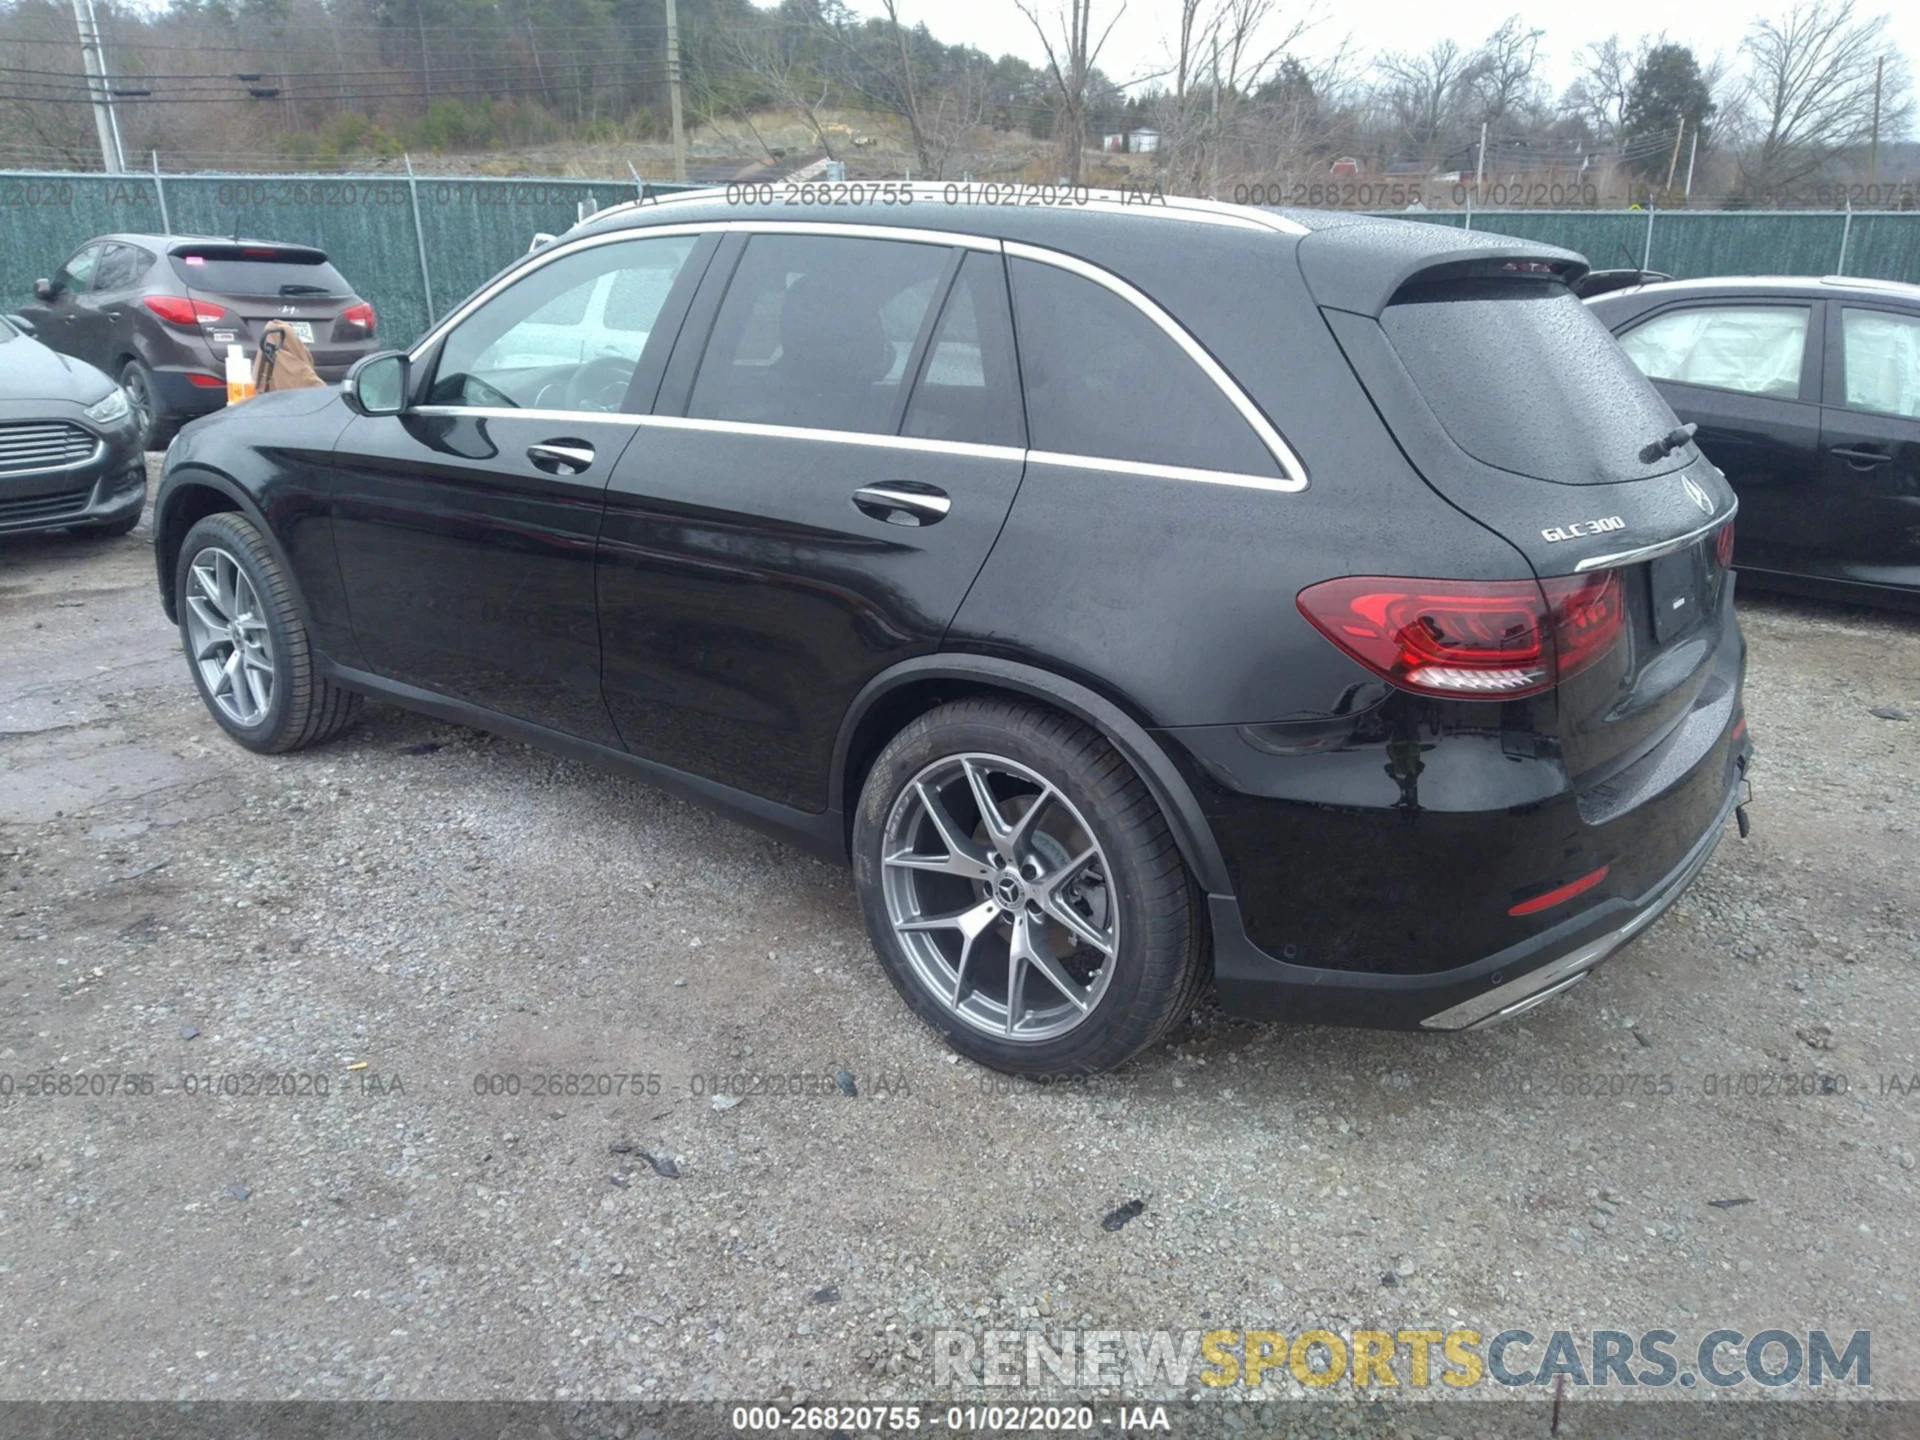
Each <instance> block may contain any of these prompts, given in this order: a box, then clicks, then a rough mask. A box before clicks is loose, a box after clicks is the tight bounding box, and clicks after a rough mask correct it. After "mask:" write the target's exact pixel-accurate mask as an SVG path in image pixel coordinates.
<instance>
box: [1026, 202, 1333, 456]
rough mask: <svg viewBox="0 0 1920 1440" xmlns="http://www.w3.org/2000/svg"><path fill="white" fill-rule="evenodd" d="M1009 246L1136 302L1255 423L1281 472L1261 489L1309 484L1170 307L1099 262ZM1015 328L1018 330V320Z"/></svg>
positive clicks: (1285, 447) (1276, 435) (1257, 413)
mask: <svg viewBox="0 0 1920 1440" xmlns="http://www.w3.org/2000/svg"><path fill="white" fill-rule="evenodd" d="M1006 250H1007V254H1008V255H1010V256H1016V257H1018V258H1019V259H1022V260H1032V261H1035V262H1037V263H1039V264H1042V265H1052V266H1055V267H1057V268H1058V269H1061V270H1069V271H1071V272H1073V273H1074V274H1075V275H1078V276H1080V277H1081V278H1083V279H1086V280H1091V281H1093V283H1094V284H1096V285H1100V286H1103V287H1105V288H1106V289H1108V290H1111V291H1112V292H1113V293H1114V294H1115V295H1118V296H1119V297H1120V298H1121V299H1122V300H1125V301H1126V302H1127V303H1128V304H1130V305H1132V306H1133V307H1134V309H1136V310H1138V311H1139V312H1140V313H1141V314H1143V315H1145V316H1146V317H1147V318H1148V319H1149V320H1151V321H1152V322H1153V323H1154V324H1155V325H1157V326H1158V327H1159V328H1160V330H1161V332H1162V333H1163V334H1165V335H1166V337H1167V338H1168V339H1169V340H1171V341H1173V343H1174V344H1176V345H1178V346H1179V347H1180V348H1181V349H1182V350H1183V351H1185V352H1186V355H1187V358H1188V359H1189V360H1191V361H1193V363H1194V364H1196V365H1198V366H1199V367H1200V369H1201V370H1202V371H1203V372H1204V373H1205V374H1206V376H1207V378H1208V379H1209V380H1211V381H1213V383H1214V385H1215V386H1216V387H1217V388H1218V389H1219V391H1220V393H1221V394H1222V395H1224V396H1225V397H1226V399H1227V403H1228V404H1230V405H1232V406H1233V408H1234V409H1235V410H1237V411H1239V412H1240V418H1241V419H1243V420H1245V421H1246V422H1247V424H1248V425H1249V426H1251V427H1252V429H1253V433H1254V434H1255V435H1257V436H1258V437H1259V438H1260V443H1261V444H1263V445H1265V446H1266V447H1267V453H1268V454H1270V455H1272V456H1273V458H1274V460H1275V462H1276V463H1277V464H1278V465H1279V466H1280V476H1279V477H1278V478H1274V477H1268V481H1269V483H1268V484H1267V485H1265V486H1263V487H1262V488H1263V489H1269V490H1286V491H1293V490H1304V489H1306V488H1307V472H1306V467H1304V466H1303V465H1301V463H1300V460H1299V457H1298V456H1296V455H1295V454H1294V453H1293V450H1292V449H1291V448H1290V447H1289V446H1288V444H1287V442H1286V441H1285V440H1282V439H1281V438H1280V432H1279V431H1277V430H1275V429H1274V428H1273V425H1272V424H1271V423H1270V422H1269V421H1268V419H1267V417H1266V415H1265V414H1264V413H1263V412H1262V411H1261V409H1260V407H1259V406H1258V405H1255V404H1254V403H1253V401H1252V400H1250V399H1249V398H1248V397H1247V393H1246V392H1245V391H1244V390H1242V389H1241V388H1240V387H1239V385H1237V384H1235V383H1234V379H1233V377H1232V376H1231V375H1229V374H1227V372H1226V371H1225V370H1223V369H1222V368H1221V367H1220V362H1219V361H1217V360H1215V359H1214V358H1213V356H1211V355H1209V354H1208V353H1207V351H1206V349H1205V348H1204V347H1203V346H1202V345H1201V344H1200V342H1199V341H1198V340H1195V339H1194V338H1193V336H1192V335H1190V334H1188V333H1187V330H1186V327H1185V326H1183V325H1181V324H1180V322H1179V321H1177V320H1175V319H1174V318H1173V317H1172V316H1171V315H1169V314H1167V312H1166V311H1164V310H1162V309H1161V308H1160V307H1159V306H1158V305H1156V304H1155V303H1154V302H1153V301H1152V300H1150V299H1149V298H1148V297H1147V296H1146V295H1144V294H1142V293H1141V292H1140V291H1139V290H1137V289H1135V288H1134V287H1133V286H1132V285H1130V284H1128V283H1127V282H1126V281H1125V280H1122V279H1121V278H1120V277H1119V276H1118V275H1115V274H1113V273H1112V272H1111V271H1109V270H1103V269H1101V268H1100V267H1099V266H1098V265H1094V264H1091V263H1089V262H1088V261H1085V260H1082V259H1080V258H1079V257H1078V256H1076V255H1067V254H1064V253H1062V252H1061V251H1058V250H1047V249H1043V248H1041V247H1040V246H1038V245H1028V244H1026V243H1024V242H1022V241H1019V240H1009V241H1007V242H1006ZM1015 326H1016V328H1018V321H1017V320H1016V322H1015ZM1167 468H1169V469H1174V468H1179V467H1172V466H1169V467H1167ZM1201 473H1207V474H1217V473H1221V472H1216V471H1207V472H1201Z"/></svg>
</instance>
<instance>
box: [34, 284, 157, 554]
mask: <svg viewBox="0 0 1920 1440" xmlns="http://www.w3.org/2000/svg"><path fill="white" fill-rule="evenodd" d="M146 500H147V466H146V457H145V456H144V455H143V454H142V453H141V451H140V444H139V428H138V426H137V424H136V423H135V420H134V416H133V411H132V408H131V407H130V406H129V405H128V404H127V397H126V395H125V394H124V393H123V392H122V391H121V390H120V387H119V386H117V385H115V384H114V383H113V381H111V380H109V379H108V378H107V377H106V376H105V375H103V374H101V373H100V372H99V371H98V370H96V369H94V368H93V366H91V365H87V364H84V363H82V362H81V361H78V360H73V359H70V358H68V357H67V356H65V355H56V354H55V353H54V352H53V351H51V350H49V349H47V347H46V346H44V345H42V344H40V343H39V342H38V341H36V340H35V339H34V338H33V337H32V336H31V335H28V334H27V333H26V332H25V330H24V328H23V327H21V326H17V325H14V324H12V323H11V322H9V321H8V320H4V319H0V536H4V535H15V534H20V533H22V532H25V531H33V530H62V529H73V530H84V531H90V532H94V533H98V534H103V535H124V534H126V533H127V532H128V531H129V530H131V529H133V527H134V526H135V525H137V524H139V523H140V511H141V509H142V507H143V506H145V504H146Z"/></svg>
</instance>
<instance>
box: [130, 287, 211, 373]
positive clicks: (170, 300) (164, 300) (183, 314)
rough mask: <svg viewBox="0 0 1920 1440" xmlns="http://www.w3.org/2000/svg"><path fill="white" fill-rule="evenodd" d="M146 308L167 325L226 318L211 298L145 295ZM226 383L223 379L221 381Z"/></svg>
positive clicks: (209, 322)
mask: <svg viewBox="0 0 1920 1440" xmlns="http://www.w3.org/2000/svg"><path fill="white" fill-rule="evenodd" d="M142 298H143V299H144V300H145V301H146V304H147V308H148V309H149V310H151V311H152V312H153V313H154V314H156V315H158V316H159V317H160V318H161V319H162V320H164V321H166V322H167V323H168V324H169V325H185V326H187V327H189V328H191V327H192V326H195V325H213V324H216V323H217V322H219V321H221V320H224V319H226V318H227V311H226V307H225V306H224V305H216V304H214V303H213V302H212V301H211V300H189V299H187V298H186V297H185V296H183V295H147V296H143V297H142ZM221 383H222V384H223V385H224V384H225V383H226V382H225V381H224V380H223V381H222V382H221Z"/></svg>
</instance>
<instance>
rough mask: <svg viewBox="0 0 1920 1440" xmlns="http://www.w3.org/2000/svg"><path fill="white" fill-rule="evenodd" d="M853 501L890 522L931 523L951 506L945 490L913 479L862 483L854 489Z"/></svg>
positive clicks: (868, 512)
mask: <svg viewBox="0 0 1920 1440" xmlns="http://www.w3.org/2000/svg"><path fill="white" fill-rule="evenodd" d="M853 503H854V504H855V505H856V506H857V507H858V508H859V510H860V512H861V513H862V514H864V515H871V516H872V517H873V518H874V519H875V520H884V521H886V522H887V523H888V524H889V525H933V524H936V523H938V522H939V521H941V520H944V519H946V518H947V512H948V511H949V510H951V509H952V508H953V501H951V500H950V499H948V498H947V494H946V492H945V491H944V490H936V489H935V488H934V487H933V486H931V485H922V484H919V483H918V482H917V481H912V480H895V481H892V482H889V483H888V484H885V485H863V486H862V487H861V488H860V489H858V490H856V491H854V492H853Z"/></svg>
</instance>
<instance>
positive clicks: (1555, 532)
mask: <svg viewBox="0 0 1920 1440" xmlns="http://www.w3.org/2000/svg"><path fill="white" fill-rule="evenodd" d="M1626 528H1627V522H1626V521H1624V520H1622V519H1621V518H1620V517H1619V516H1618V515H1608V516H1605V517H1603V518H1602V519H1599V520H1580V521H1577V522H1575V523H1574V524H1572V525H1554V526H1551V527H1550V528H1548V529H1545V530H1542V531H1541V532H1540V535H1541V537H1542V538H1543V539H1544V540H1545V541H1546V542H1547V543H1548V544H1549V545H1551V544H1553V543H1554V542H1555V541H1556V540H1578V539H1580V538H1582V537H1583V536H1587V535H1605V534H1606V533H1607V532H1608V531H1609V530H1624V529H1626Z"/></svg>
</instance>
